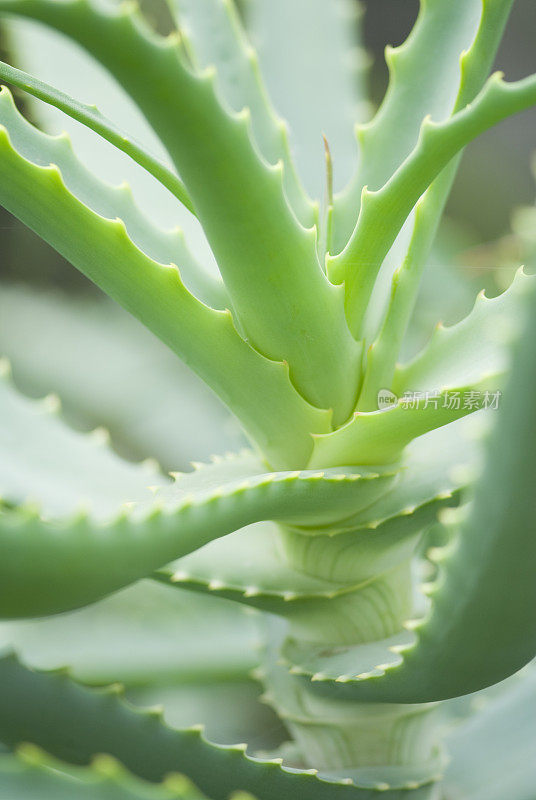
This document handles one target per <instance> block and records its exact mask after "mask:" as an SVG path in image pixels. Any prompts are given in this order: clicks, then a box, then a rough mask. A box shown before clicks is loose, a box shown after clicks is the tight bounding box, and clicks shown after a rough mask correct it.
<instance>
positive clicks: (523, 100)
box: [328, 73, 536, 337]
mask: <svg viewBox="0 0 536 800" xmlns="http://www.w3.org/2000/svg"><path fill="white" fill-rule="evenodd" d="M535 103H536V76H531V77H528V78H525V79H523V80H521V81H517V82H513V83H505V82H504V81H503V80H502V76H501V74H500V73H497V74H496V75H494V76H492V77H491V78H490V79H489V81H488V82H487V84H486V85H485V87H484V89H483V90H482V91H481V92H480V94H479V95H478V96H477V97H476V99H475V100H474V101H473V102H472V103H470V104H468V105H466V106H465V108H463V109H462V110H460V111H458V112H457V113H456V114H454V115H453V116H452V117H450V118H449V119H447V120H445V121H444V122H439V123H435V122H432V121H431V120H430V118H429V117H428V118H426V119H425V120H424V121H423V123H422V125H421V130H420V135H419V140H418V142H417V145H416V146H415V148H414V149H413V150H412V152H411V153H410V155H409V156H408V157H407V158H406V160H405V161H404V162H403V164H401V166H400V167H399V168H398V169H397V171H396V172H395V173H394V174H393V175H392V177H390V178H389V180H388V181H387V182H386V183H385V184H384V185H383V187H382V188H381V189H378V190H375V191H370V190H368V189H367V188H366V187H365V189H364V190H363V195H362V201H361V209H360V212H359V218H358V221H357V224H356V227H355V229H354V232H353V233H352V236H351V238H350V241H349V242H348V244H347V245H346V247H345V248H344V250H343V251H342V253H340V254H339V255H338V256H335V257H333V258H331V259H329V261H328V270H329V272H330V275H331V276H332V279H333V280H334V281H335V282H336V283H341V282H343V281H344V282H345V286H346V309H347V316H348V321H349V325H350V327H351V329H352V331H353V332H354V335H355V336H356V337H358V336H360V335H361V332H362V324H363V319H364V315H365V312H366V308H367V305H368V302H369V299H370V295H371V292H372V289H373V287H374V282H375V280H376V276H377V274H378V271H379V269H380V267H381V264H382V262H383V260H384V258H385V256H386V255H387V253H388V251H389V249H390V248H391V246H392V245H393V243H394V241H395V239H396V237H397V235H398V234H399V232H400V230H401V228H402V226H403V224H404V222H405V220H406V219H407V217H408V215H409V213H410V212H411V210H412V208H413V207H414V206H415V204H416V202H417V201H418V199H419V197H420V196H421V195H422V194H423V192H425V191H426V189H427V188H428V186H429V185H430V184H431V183H432V181H433V180H434V179H435V178H436V177H437V175H438V174H439V173H440V172H441V170H442V169H443V168H444V167H445V166H446V165H447V164H448V162H449V161H450V160H451V159H452V158H453V157H454V156H455V155H456V154H457V153H458V152H459V151H460V150H461V149H462V148H463V147H465V145H466V144H468V143H469V142H470V141H471V140H472V139H474V138H475V137H477V136H479V135H480V134H481V133H483V132H484V131H486V130H487V129H488V128H490V127H492V126H493V125H496V124H497V123H498V122H500V121H501V120H503V119H505V118H506V117H508V116H510V115H512V114H516V113H518V112H520V111H523V110H524V109H526V108H529V107H530V106H532V105H534V104H535Z"/></svg>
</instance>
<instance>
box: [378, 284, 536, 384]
mask: <svg viewBox="0 0 536 800" xmlns="http://www.w3.org/2000/svg"><path fill="white" fill-rule="evenodd" d="M532 283H533V279H532V277H531V276H530V275H528V274H527V273H525V272H524V271H523V269H520V270H519V271H518V272H517V273H516V276H515V278H514V280H513V281H512V283H511V285H510V286H509V288H508V289H506V290H505V291H504V292H503V293H502V294H500V295H499V296H498V297H494V298H488V297H486V295H485V293H484V292H481V293H480V294H479V295H478V297H477V299H476V302H475V305H474V307H473V309H472V311H471V313H470V314H469V315H468V316H467V317H466V318H465V319H463V320H462V321H461V322H459V323H457V324H456V325H452V326H450V327H443V326H442V325H439V326H438V327H437V328H436V329H435V331H434V333H433V335H432V337H431V339H430V341H429V343H428V344H427V346H426V347H425V348H424V349H423V350H422V351H421V352H420V353H419V354H418V355H417V356H416V357H415V358H414V359H412V360H411V361H410V362H409V363H408V364H404V365H399V366H398V367H397V369H396V371H395V377H394V379H393V391H394V392H395V394H402V393H403V392H405V391H407V390H415V391H419V390H420V391H425V390H426V387H431V386H447V385H453V384H454V383H458V384H459V383H468V382H471V381H478V380H479V379H480V378H481V377H482V375H484V374H489V373H492V372H493V373H495V374H500V373H502V372H504V371H505V369H506V368H507V367H508V363H509V360H510V353H509V344H510V341H511V338H512V336H513V335H514V334H515V333H516V332H517V331H516V329H517V328H518V326H519V319H520V309H521V308H522V306H523V302H524V297H525V295H526V294H527V292H529V291H530V290H531V288H532ZM475 343H477V346H476V348H475Z"/></svg>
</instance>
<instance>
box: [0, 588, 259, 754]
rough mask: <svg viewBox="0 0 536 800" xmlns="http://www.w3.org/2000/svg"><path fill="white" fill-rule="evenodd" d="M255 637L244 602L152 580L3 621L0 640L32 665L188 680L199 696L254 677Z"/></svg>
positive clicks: (177, 682) (93, 678)
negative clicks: (35, 616) (66, 608)
mask: <svg viewBox="0 0 536 800" xmlns="http://www.w3.org/2000/svg"><path fill="white" fill-rule="evenodd" d="M171 632H173V633H171ZM257 639H258V634H257V633H256V630H255V625H254V622H253V620H252V619H251V618H249V617H248V616H247V615H246V614H245V612H244V609H242V608H240V607H231V606H230V605H229V604H226V603H220V602H218V601H214V600H211V599H210V598H206V597H200V596H198V595H193V594H191V593H186V592H177V591H175V592H170V591H168V590H167V589H166V588H165V587H164V586H159V585H158V584H157V583H155V582H154V581H142V582H141V583H138V584H136V585H134V586H129V587H128V588H127V589H124V590H122V591H121V592H118V593H116V594H114V595H112V596H111V597H108V598H106V599H104V600H101V601H100V602H98V603H96V604H95V605H92V606H90V607H88V608H84V609H80V610H79V611H74V612H71V613H70V614H61V615H57V616H54V617H49V618H48V619H39V620H14V621H8V622H1V623H0V648H2V649H4V650H5V649H9V648H12V649H14V650H16V651H17V652H18V653H19V654H20V656H21V658H23V659H24V661H25V663H27V664H29V665H31V666H32V667H36V668H38V669H58V668H60V667H63V666H64V665H65V664H69V668H70V670H71V672H72V675H73V677H74V678H75V679H76V680H80V681H82V682H83V683H85V684H93V685H101V686H102V685H103V684H106V683H113V682H114V681H120V682H121V683H123V684H125V685H127V686H128V687H129V688H132V687H138V688H144V687H147V688H149V687H152V689H153V691H154V692H155V693H157V688H159V689H160V690H164V691H165V692H166V694H171V690H172V689H173V688H178V689H181V688H182V687H183V688H184V690H185V692H189V694H190V697H191V699H192V703H194V704H195V700H196V696H197V690H198V688H199V687H204V686H206V685H212V686H214V687H215V688H216V690H217V691H220V692H221V693H222V695H225V688H222V686H225V684H227V685H229V684H230V683H232V682H233V681H237V682H238V681H249V680H250V676H249V673H250V671H251V670H252V669H253V668H254V667H255V666H256V665H257V663H258V656H257V652H256V647H257ZM185 641H188V647H187V648H185V647H184V642H185ZM200 721H201V720H200V719H199V718H197V719H195V718H194V720H193V722H200ZM218 741H219V739H218Z"/></svg>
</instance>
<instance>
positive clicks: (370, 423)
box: [309, 365, 504, 468]
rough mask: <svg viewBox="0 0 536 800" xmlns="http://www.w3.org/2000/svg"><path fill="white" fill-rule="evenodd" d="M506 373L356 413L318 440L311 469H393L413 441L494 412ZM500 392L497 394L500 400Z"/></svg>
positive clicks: (421, 393) (412, 395)
mask: <svg viewBox="0 0 536 800" xmlns="http://www.w3.org/2000/svg"><path fill="white" fill-rule="evenodd" d="M500 366H501V367H502V369H500V368H497V369H496V371H495V372H493V371H492V372H490V373H486V374H484V375H483V376H482V377H481V378H480V379H479V380H475V381H473V382H472V383H467V384H462V385H460V384H456V385H454V386H447V387H445V386H439V388H437V387H433V388H432V389H430V390H426V391H425V392H418V393H417V392H416V393H413V391H411V393H410V394H409V395H407V396H405V397H402V398H399V399H397V401H396V403H395V404H394V405H392V406H390V407H389V408H386V409H380V410H378V411H356V413H355V414H354V416H353V418H352V419H351V420H350V422H348V423H347V424H346V425H343V426H342V427H341V428H338V429H337V430H336V431H334V432H333V433H328V434H325V435H320V436H315V437H314V438H315V444H314V449H313V455H312V456H311V459H310V462H309V466H310V467H312V468H317V467H318V465H319V464H324V465H327V464H329V465H330V466H331V465H333V464H336V463H343V464H390V463H393V462H395V461H397V460H398V459H399V458H400V457H401V455H402V452H403V450H404V448H405V447H407V446H408V445H409V443H410V442H411V441H413V440H414V439H416V438H418V437H419V436H423V435H424V434H426V433H428V432H429V431H433V430H435V429H437V428H441V427H443V426H445V425H449V424H451V423H453V422H454V421H456V420H459V419H461V418H462V417H465V416H467V415H468V414H473V413H475V411H480V410H483V409H484V408H491V407H492V406H493V404H495V403H496V402H497V400H498V398H500V393H501V390H500V380H501V378H502V377H503V374H504V365H500ZM497 392H498V394H497Z"/></svg>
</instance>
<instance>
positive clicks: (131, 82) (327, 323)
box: [0, 0, 360, 419]
mask: <svg viewBox="0 0 536 800" xmlns="http://www.w3.org/2000/svg"><path fill="white" fill-rule="evenodd" d="M0 12H9V13H13V14H21V15H25V16H29V17H31V18H34V19H38V20H41V21H43V22H45V23H47V24H49V25H51V26H52V27H55V28H56V29H57V30H59V31H61V32H62V33H65V34H66V35H68V36H70V37H71V38H73V39H74V40H75V41H77V42H78V43H79V44H80V45H81V46H83V47H84V48H85V49H87V50H88V51H89V52H90V53H91V54H92V55H94V56H95V57H96V58H97V60H99V61H100V62H101V63H102V64H103V65H104V66H105V67H106V68H107V69H108V70H109V71H110V72H111V73H112V74H113V75H114V76H115V77H116V78H117V80H118V81H119V83H120V84H121V85H122V86H123V87H124V88H125V90H126V91H127V92H128V93H129V94H130V95H131V96H132V97H133V98H134V99H135V100H136V102H137V103H138V105H139V106H140V108H141V109H142V110H143V111H144V113H145V115H146V116H147V118H148V119H149V120H150V121H151V124H152V125H153V127H154V129H155V131H156V132H157V133H158V134H159V136H160V138H161V140H162V142H163V144H164V145H165V146H166V147H167V149H168V151H169V154H170V156H171V157H172V159H173V161H174V163H175V166H176V168H177V170H178V172H179V174H180V176H181V178H182V179H183V180H184V182H185V184H186V187H187V189H188V191H189V193H190V195H191V197H192V200H193V203H194V206H195V209H196V212H197V215H198V217H199V220H200V221H201V223H202V225H203V229H204V231H205V233H206V235H207V238H208V240H209V242H210V244H211V247H212V250H213V252H214V255H215V256H216V259H217V262H218V265H219V267H220V270H221V272H222V275H223V278H224V281H225V283H226V285H227V288H228V289H229V292H230V295H231V297H232V300H233V305H234V308H235V311H236V313H237V315H238V317H239V319H240V321H241V324H242V326H243V328H244V329H245V331H246V333H247V335H248V337H250V338H251V341H252V342H253V344H254V345H255V346H256V347H258V349H259V350H260V351H261V352H262V353H264V354H265V355H267V356H268V357H269V358H272V359H274V360H278V361H279V360H281V361H282V360H285V361H287V362H288V363H289V365H290V371H291V375H292V378H293V381H294V382H295V384H296V385H297V386H298V388H299V389H300V391H301V392H302V393H303V395H304V396H305V397H306V398H307V399H308V400H309V402H312V403H313V404H315V405H317V406H319V407H321V408H333V409H334V410H335V411H336V415H337V417H338V418H342V419H344V418H345V417H347V416H348V414H349V413H350V411H351V407H352V405H353V403H354V401H355V394H356V389H357V382H358V380H359V362H360V348H359V346H358V345H357V344H356V342H355V341H354V340H353V338H352V336H351V335H350V333H349V331H348V328H347V325H346V321H345V316H344V308H343V305H344V300H343V295H342V293H341V290H340V287H334V286H333V285H332V284H330V283H329V281H328V280H327V278H326V276H325V275H324V273H323V271H322V268H321V266H320V264H319V261H318V258H317V255H316V234H315V231H314V230H313V229H310V230H306V229H305V228H303V227H302V226H301V224H300V223H299V222H298V220H297V219H296V217H295V216H294V214H293V213H292V211H291V209H290V207H289V205H288V203H287V200H286V198H285V196H284V191H283V187H282V171H283V166H282V164H279V165H276V166H273V165H268V164H267V163H266V162H265V161H264V160H263V159H262V158H261V157H260V156H259V155H258V153H257V152H256V150H255V148H254V146H253V144H252V141H251V137H250V133H249V127H250V122H249V113H247V112H246V113H241V114H238V115H237V114H232V113H230V112H227V111H226V110H225V109H224V108H223V106H222V104H221V103H220V102H219V100H218V97H217V91H216V86H215V74H214V71H213V70H209V71H206V72H204V73H203V74H201V75H199V74H194V73H192V72H191V71H190V70H189V69H188V68H187V67H186V66H185V65H184V61H183V58H182V55H181V52H180V46H179V44H178V42H177V38H176V37H170V38H169V39H162V38H159V37H156V35H154V34H152V33H151V32H150V31H149V29H145V28H144V27H143V22H142V18H141V17H139V16H137V14H136V12H135V10H133V8H132V7H130V6H128V7H125V6H122V7H120V8H119V9H118V10H117V11H114V10H108V11H105V10H103V9H101V8H100V7H98V6H96V5H95V6H93V5H92V4H91V3H90V2H89V0H70V1H69V2H62V3H59V4H58V3H56V2H55V1H54V0H2V2H0ZM119 54H120V56H119ZM155 87H157V89H158V91H156V90H155ZM207 131H210V136H207V135H206V132H207ZM222 153H225V158H222ZM237 220H239V221H240V236H239V237H237V236H236V224H237ZM252 269H253V270H254V273H252ZM252 277H254V280H253V279H252ZM326 328H329V330H330V331H331V336H329V337H326V336H325V331H326ZM349 375H350V376H354V380H349V377H348V376H349Z"/></svg>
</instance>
